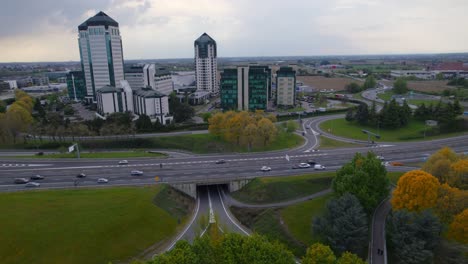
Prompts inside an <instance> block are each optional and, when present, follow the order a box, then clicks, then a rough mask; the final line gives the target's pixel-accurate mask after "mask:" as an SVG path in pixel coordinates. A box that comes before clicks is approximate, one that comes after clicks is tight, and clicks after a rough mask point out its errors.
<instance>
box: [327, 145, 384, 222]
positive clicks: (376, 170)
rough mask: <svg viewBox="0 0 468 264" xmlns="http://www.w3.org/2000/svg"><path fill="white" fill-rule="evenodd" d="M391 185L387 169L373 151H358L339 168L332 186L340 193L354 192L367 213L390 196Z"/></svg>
mask: <svg viewBox="0 0 468 264" xmlns="http://www.w3.org/2000/svg"><path fill="white" fill-rule="evenodd" d="M389 186H390V182H389V180H388V178H387V170H386V169H385V167H384V166H383V165H382V162H381V161H380V160H379V159H377V158H376V156H375V155H374V154H373V153H371V152H369V153H367V155H366V156H363V155H362V154H360V153H356V155H354V158H353V159H352V160H351V162H348V163H346V164H345V165H344V166H343V167H341V169H340V170H338V172H337V173H336V176H335V178H334V179H333V182H332V188H333V190H334V191H335V192H336V193H337V194H338V195H343V194H345V193H351V194H353V195H354V196H356V197H357V198H358V200H359V202H360V203H361V205H362V206H363V207H364V208H365V210H366V212H367V213H371V212H372V211H373V210H374V208H375V207H376V206H377V205H378V204H379V203H380V201H382V200H383V199H384V198H385V197H387V196H388V194H389V190H390V188H389Z"/></svg>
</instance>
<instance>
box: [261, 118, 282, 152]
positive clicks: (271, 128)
mask: <svg viewBox="0 0 468 264" xmlns="http://www.w3.org/2000/svg"><path fill="white" fill-rule="evenodd" d="M276 132H277V129H276V126H275V125H274V124H273V123H272V122H271V120H270V119H268V118H262V119H260V121H258V135H259V137H260V139H261V140H262V141H263V146H267V144H268V143H269V142H271V141H272V140H273V139H274V138H275V136H276Z"/></svg>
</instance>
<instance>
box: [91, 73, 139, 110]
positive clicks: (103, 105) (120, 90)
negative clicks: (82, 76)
mask: <svg viewBox="0 0 468 264" xmlns="http://www.w3.org/2000/svg"><path fill="white" fill-rule="evenodd" d="M96 102H97V113H98V114H99V115H101V116H103V117H105V116H107V115H109V114H112V113H116V112H121V113H122V112H133V91H132V89H131V88H130V85H128V82H127V81H125V80H122V81H120V82H119V84H118V87H115V86H110V85H106V86H104V87H101V88H99V89H98V90H97V91H96Z"/></svg>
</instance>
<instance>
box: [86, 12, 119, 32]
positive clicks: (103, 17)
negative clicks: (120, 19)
mask: <svg viewBox="0 0 468 264" xmlns="http://www.w3.org/2000/svg"><path fill="white" fill-rule="evenodd" d="M89 26H105V27H106V28H108V27H109V26H113V27H118V26H119V23H117V21H115V20H114V19H112V18H111V17H110V16H108V15H107V14H106V13H104V12H102V11H100V12H99V13H97V14H96V15H95V16H93V17H91V18H89V19H88V20H86V21H85V22H83V23H82V24H81V25H79V26H78V30H87V29H88V27H89Z"/></svg>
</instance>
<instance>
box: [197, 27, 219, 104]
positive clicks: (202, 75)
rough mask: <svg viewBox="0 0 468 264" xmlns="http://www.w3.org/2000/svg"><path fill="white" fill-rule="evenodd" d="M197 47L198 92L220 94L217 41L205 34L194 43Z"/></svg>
mask: <svg viewBox="0 0 468 264" xmlns="http://www.w3.org/2000/svg"><path fill="white" fill-rule="evenodd" d="M194 46H195V79H196V82H197V91H208V92H210V93H211V94H213V95H217V94H218V93H219V87H218V83H217V78H216V73H217V68H218V67H217V65H218V63H217V54H216V41H214V39H212V38H211V37H210V36H209V35H208V34H206V33H203V35H201V36H200V37H199V38H198V39H196V40H195V42H194Z"/></svg>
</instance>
